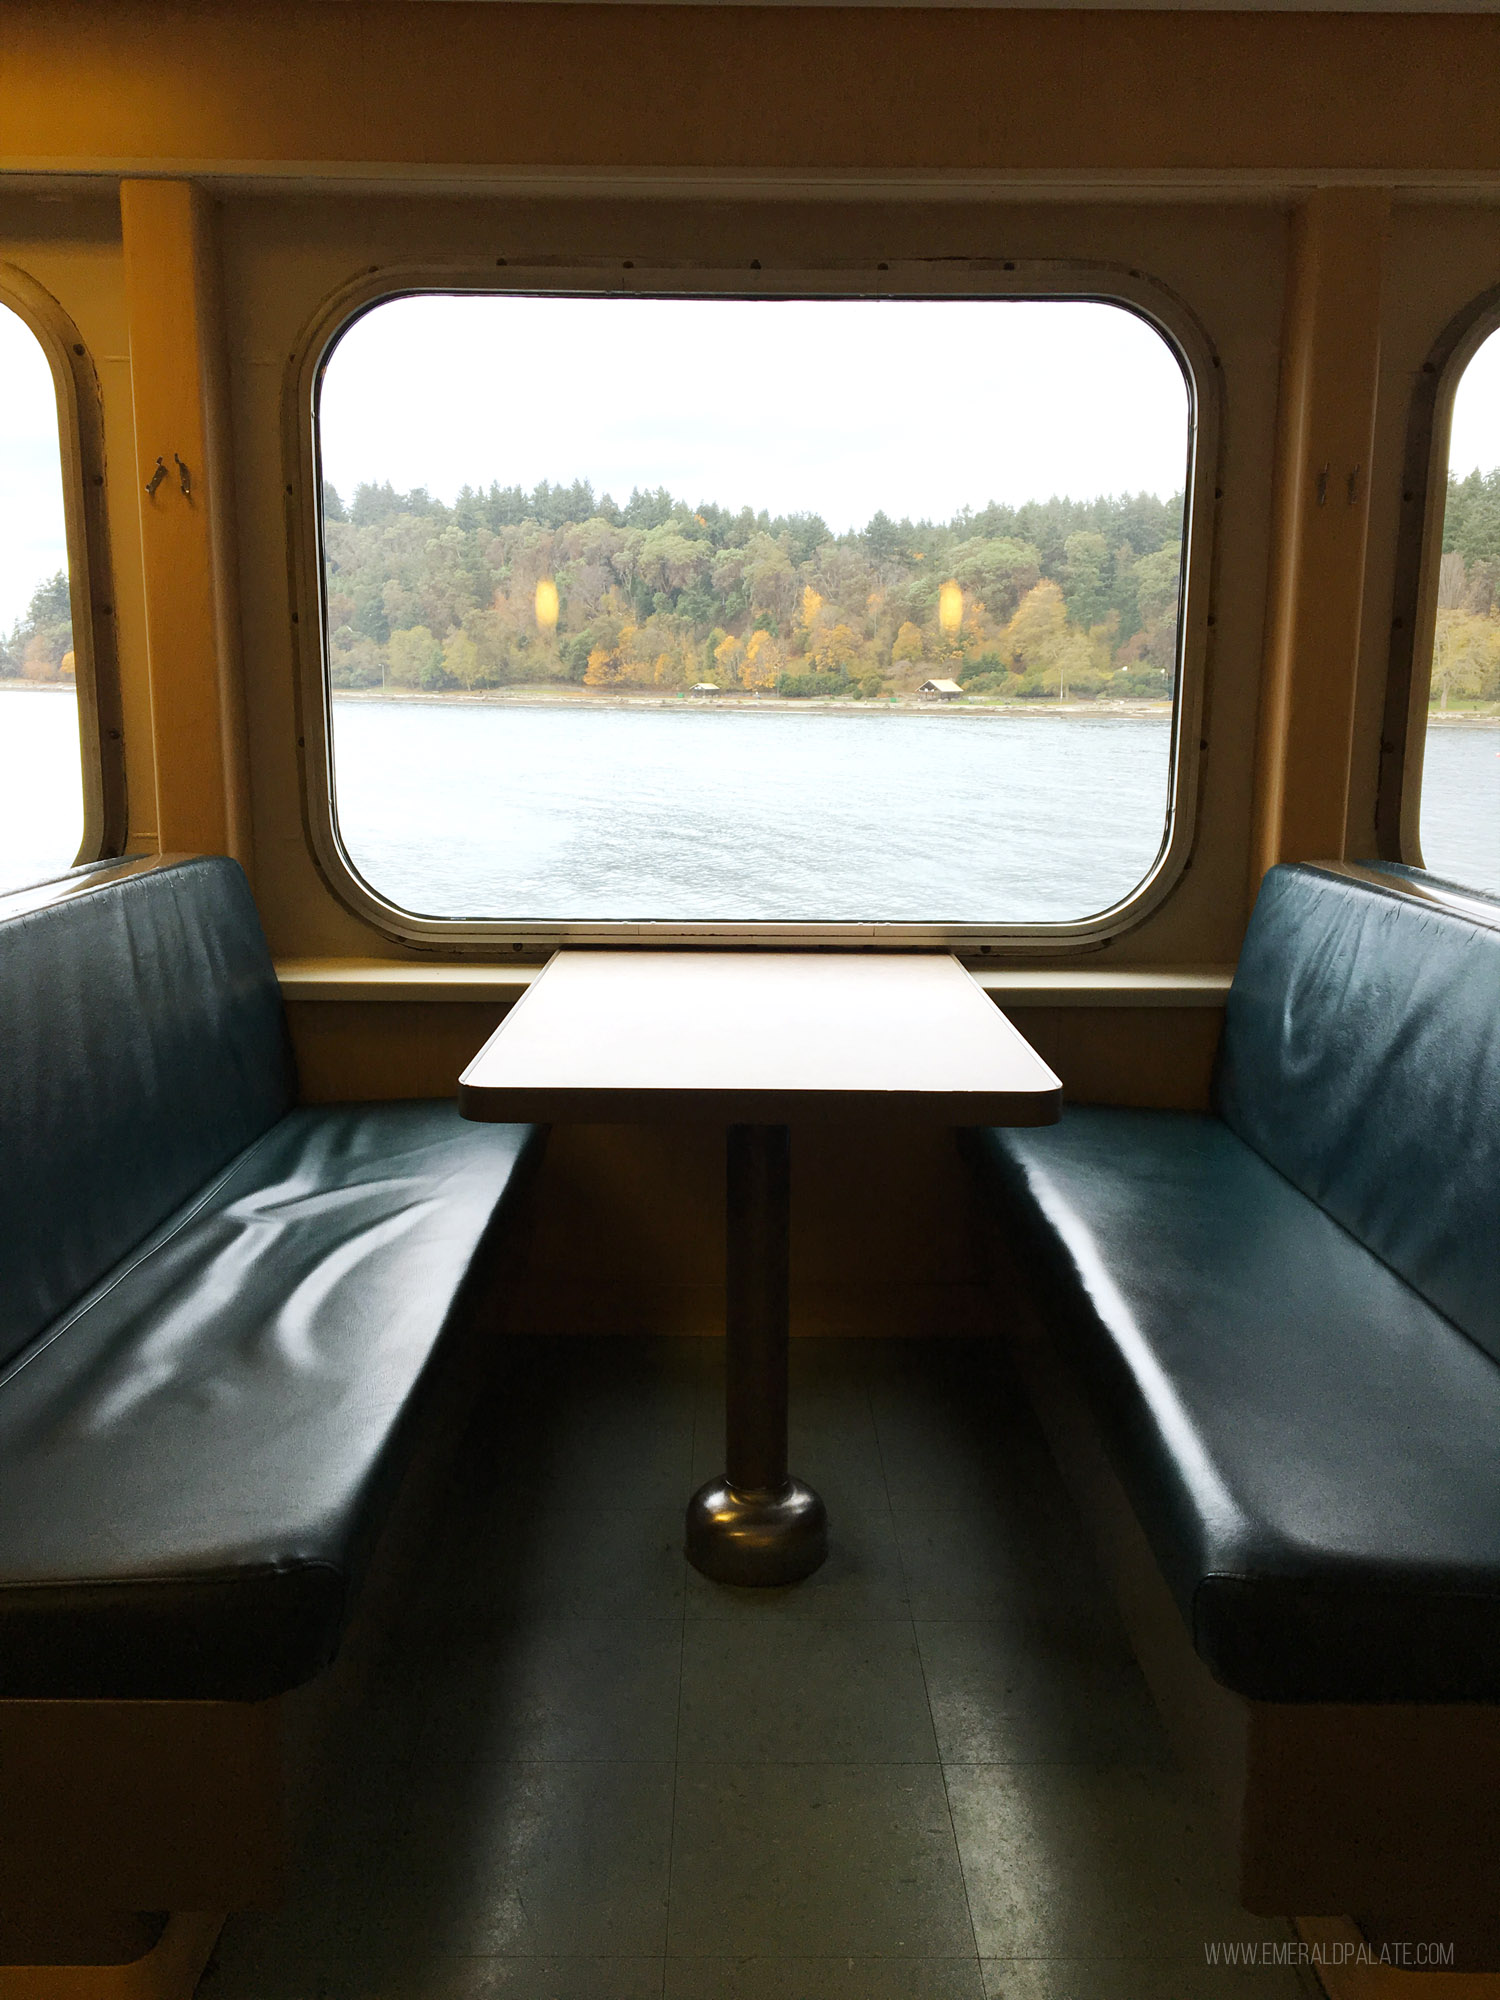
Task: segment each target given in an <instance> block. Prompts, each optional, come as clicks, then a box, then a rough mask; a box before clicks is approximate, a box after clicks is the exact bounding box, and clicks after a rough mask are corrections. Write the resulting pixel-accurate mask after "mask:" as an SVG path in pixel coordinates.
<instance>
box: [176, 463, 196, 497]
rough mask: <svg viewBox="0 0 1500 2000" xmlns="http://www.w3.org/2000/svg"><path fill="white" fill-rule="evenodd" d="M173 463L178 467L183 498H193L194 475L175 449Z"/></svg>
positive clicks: (178, 477)
mask: <svg viewBox="0 0 1500 2000" xmlns="http://www.w3.org/2000/svg"><path fill="white" fill-rule="evenodd" d="M172 463H173V464H174V465H175V466H176V467H177V481H178V484H179V485H180V486H181V488H182V497H183V499H184V500H191V499H192V497H193V475H192V474H191V473H190V472H189V471H188V469H187V467H186V466H185V465H184V464H183V462H182V460H181V459H180V458H179V457H178V456H177V454H176V452H175V451H174V452H173V454H172Z"/></svg>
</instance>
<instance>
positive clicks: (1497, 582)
mask: <svg viewBox="0 0 1500 2000" xmlns="http://www.w3.org/2000/svg"><path fill="white" fill-rule="evenodd" d="M1422 859H1423V861H1424V863H1425V864H1426V866H1427V867H1428V868H1430V869H1431V870H1432V872H1433V873H1434V874H1435V875H1445V876H1447V877H1448V878H1449V879H1450V880H1452V881H1454V882H1462V883H1464V884H1466V885H1467V886H1469V887H1470V888H1475V889H1487V890H1490V891H1492V892H1493V893H1495V894H1497V895H1500V334H1492V335H1491V337H1490V338H1489V339H1488V340H1487V341H1486V342H1485V343H1484V345H1483V347H1481V348H1480V350H1479V352H1478V353H1477V354H1476V355H1475V356H1474V359H1473V360H1472V361H1471V362H1470V363H1469V366H1468V367H1467V369H1466V370H1465V371H1464V377H1463V380H1462V381H1461V382H1460V383H1459V385H1458V395H1457V396H1456V398H1455V399H1454V404H1453V442H1452V445H1451V447H1450V450H1449V454H1448V505H1447V509H1446V511H1445V513H1444V515H1443V554H1442V560H1441V564H1440V567H1439V570H1438V609H1437V630H1436V633H1435V636H1434V639H1433V649H1432V686H1431V696H1430V701H1429V706H1428V711H1427V746H1426V751H1425V754H1424V757H1423V764H1422Z"/></svg>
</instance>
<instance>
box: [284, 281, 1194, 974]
mask: <svg viewBox="0 0 1500 2000" xmlns="http://www.w3.org/2000/svg"><path fill="white" fill-rule="evenodd" d="M470 293H474V294H484V295H489V296H503V295H505V294H506V293H518V294H523V295H531V296H535V295H538V294H545V295H550V296H561V297H629V296H633V297H650V298H663V297H682V298H742V299H755V298H762V299H790V298H831V299H844V298H849V299H859V298H863V299H874V298H910V299H932V300H944V299H954V300H959V299H977V298H992V299H995V300H997V301H1015V302H1024V301H1028V300H1030V301H1042V300H1046V301H1058V300H1077V301H1078V302H1080V303H1091V304H1101V305H1111V306H1117V307H1119V308H1121V309H1122V310H1124V311H1127V312H1131V313H1133V314H1134V315H1135V316H1136V317H1137V318H1140V319H1143V320H1145V321H1146V323H1147V324H1148V325H1150V326H1151V327H1152V328H1153V329H1154V331H1155V332H1156V333H1158V334H1159V335H1160V336H1161V338H1162V339H1163V340H1164V341H1165V343H1166V345H1167V347H1168V349H1169V350H1170V352H1171V353H1172V354H1173V356H1174V358H1175V359H1176V361H1177V363H1178V365H1179V367H1180V368H1181V370H1182V374H1183V382H1184V387H1185V390H1186V394H1187V417H1188V421H1187V434H1186V454H1185V465H1184V475H1183V478H1184V484H1183V496H1184V498H1183V563H1182V572H1181V583H1180V585H1179V601H1178V641H1177V643H1178V659H1177V673H1176V683H1175V684H1176V697H1175V700H1174V702H1173V709H1172V729H1171V744H1170V752H1169V782H1168V790H1167V805H1166V813H1165V823H1164V826H1163V832H1162V841H1161V845H1160V848H1159V849H1158V851H1157V854H1156V857H1155V859H1154V860H1153V862H1152V864H1151V866H1150V867H1149V868H1148V869H1147V871H1146V873H1145V875H1144V876H1143V877H1142V879H1141V881H1140V882H1139V883H1138V884H1137V886H1136V887H1135V888H1134V889H1133V890H1132V891H1131V893H1130V894H1129V895H1128V896H1126V897H1124V898H1122V899H1121V900H1120V901H1119V902H1118V903H1116V904H1114V905H1112V906H1111V907H1110V908H1108V909H1106V910H1102V911H1100V912H1098V913H1096V914H1094V915H1091V916H1088V917H1085V918H1081V919H1076V920H1072V921H1068V922H1061V923H1031V924H1016V923H1010V924H1006V923H993V924H962V923H936V922H935V923H929V924H924V923H885V922H866V923H837V922H819V921H804V922H796V923H791V922H746V921H722V922H709V921H702V922H689V921H676V922H674V921H658V922H629V921H622V922H610V923H604V922H570V921H566V920H559V921H544V920H540V919H537V920H520V919H507V918H504V917H494V918H468V919H457V918H439V917H429V916H424V915H421V914H420V913H417V912H413V911H409V910H405V909H403V908H401V907H400V906H399V905H397V904H395V903H392V902H391V901H389V900H388V899H387V898H386V897H384V896H382V895H381V894H380V893H379V892H378V891H377V890H375V889H374V888H372V887H371V885H370V884H369V883H367V882H366V881H364V880H363V878H362V877H361V876H360V875H359V873H358V871H357V870H356V868H355V867H354V865H353V862H352V861H351V859H350V857H349V855H348V854H347V852H346V851H345V849H344V846H343V843H342V840H341V838H340V835H339V829H338V817H337V807H336V803H335V798H334V774H333V758H332V717H331V702H332V690H331V687H330V684H329V680H328V672H327V606H326V595H325V590H324V575H325V572H324V563H323V538H322V499H321V496H322V485H323V474H322V458H321V451H320V445H319V436H318V403H319V395H320V391H321V385H322V380H323V375H324V372H325V370H326V368H327V366H328V363H329V361H330V360H331V359H332V356H333V354H334V352H335V350H336V348H337V345H338V342H339V340H340V339H341V338H342V337H343V335H344V334H345V333H346V332H347V331H348V329H349V328H350V327H351V326H352V325H353V324H354V323H355V322H356V321H357V320H358V319H361V318H363V317H364V315H365V314H366V313H368V312H371V311H374V310H377V309H378V308H379V307H380V306H381V305H384V304H386V303H388V302H389V301H391V300H393V299H397V298H404V297H412V296H418V295H432V294H447V295H464V294H470ZM1221 401H1222V370H1221V367H1220V362H1219V356H1218V353H1217V350H1216V348H1215V345H1214V343H1213V341H1212V340H1211V339H1210V337H1209V335H1208V334H1207V332H1206V331H1205V329H1204V328H1203V327H1202V326H1201V325H1200V323H1199V321H1198V320H1197V318H1196V316H1195V315H1194V314H1193V313H1192V311H1191V310H1190V308H1189V307H1188V306H1187V304H1186V303H1185V302H1184V301H1183V300H1182V299H1181V298H1180V297H1178V295H1177V294H1176V293H1175V292H1173V291H1171V290H1170V289H1169V288H1168V287H1167V286H1165V285H1163V284H1161V283H1158V282H1157V281H1155V280H1154V279H1152V278H1150V277H1148V276H1147V275H1146V274H1144V273H1143V272H1141V271H1139V270H1134V269H1129V268H1126V267H1124V266H1115V265H1112V264H1103V263H1077V262H1069V261H1059V260H1050V259H1035V258H1016V259H999V258H995V259H977V258H975V259H967V258H966V259H950V258H940V259H932V260H927V259H902V260H893V261H892V262H891V263H890V264H889V265H872V264H871V263H869V262H862V263H860V264H858V265H850V266H847V267H843V268H840V267H837V266H830V265H829V264H827V263H826V262H820V263H819V264H818V265H817V266H816V267H812V268H808V269H806V270H801V269H794V268H773V269H767V270H762V271H759V272H747V271H745V270H743V269H730V268H727V267H726V266H725V265H724V264H723V262H722V261H720V262H707V261H706V262H705V263H703V264H702V265H681V264H679V265H671V266H663V265H651V266H641V267H638V268H632V267H630V266H624V267H622V265H621V263H620V262H619V261H618V260H613V261H610V260H604V259H600V260H598V261H596V262H590V263H580V262H578V261H576V260H573V259H569V260H567V261H566V262H565V263H564V262H561V261H560V262H559V263H558V264H556V265H554V266H547V265H544V264H537V263H534V262H533V263H527V264H519V265H517V264H507V265H506V266H505V268H504V269H503V271H497V270H495V269H493V268H492V269H489V270H486V271H483V272H481V271H476V270H475V268H474V266H473V265H472V263H466V264H464V265H462V266H460V267H457V268H454V267H451V266H439V267H433V266H428V265H404V264H403V265H392V266H387V267H377V268H375V269H370V270H366V271H364V272H362V273H361V274H360V275H359V277H357V278H356V279H354V280H352V281H351V282H350V283H349V284H348V285H346V286H345V287H343V288H342V289H341V290H340V291H339V292H337V293H336V294H335V295H334V296H333V297H332V298H330V299H329V300H327V302H326V303H325V304H324V305H323V307H322V308H321V309H320V310H319V312H318V313H317V314H316V315H315V316H314V318H313V319H312V321H311V322H310V324H309V325H308V326H307V327H306V329H305V331H304V333H303V336H302V338H301V339H300V340H299V342H298V343H297V346H296V348H295V350H294V351H293V353H292V354H291V356H290V360H289V365H288V368H287V373H286V381H285V393H284V396H283V413H284V425H285V428H284V437H283V450H284V456H285V467H286V480H285V487H286V503H287V532H288V553H289V564H290V584H291V593H292V603H293V606H294V607H295V611H296V621H295V624H294V631H295V634H296V638H297V649H298V655H299V672H298V753H299V758H300V763H301V778H302V785H301V790H302V799H303V810H304V816H305V817H304V824H305V831H306V835H307V839H308V843H309V846H310V848H311V851H312V854H313V857H314V859H315V862H316V864H317V866H318V869H319V871H320V873H321V875H322V877H323V879H324V881H325V882H326V883H327V885H328V887H329V888H330V890H331V891H332V893H333V894H334V895H335V897H337V899H338V900H339V901H340V902H341V903H342V904H343V905H344V906H345V907H346V908H347V909H349V910H350V911H352V912H353V914H354V915H356V916H357V917H359V918H360V919H362V920H363V921H364V922H366V923H368V924H370V925H372V926H373V927H374V928H375V929H376V930H377V931H379V932H380V933H382V934H383V935H384V936H386V937H388V938H391V939H393V940H395V941H397V942H399V943H401V944H404V945H407V946H410V947H416V948H418V949H424V950H427V951H441V952H442V953H443V954H444V955H446V956H449V957H468V956H486V957H488V956H498V955H500V954H502V953H503V954H509V955H512V956H523V957H527V958H532V957H541V956H545V955H546V954H547V953H548V952H550V951H553V950H556V949H557V948H559V947H561V946H564V945H636V946H658V947H659V946H662V945H680V946H700V947H703V946H709V947H718V948H721V949H724V948H733V949H753V948H755V947H757V946H759V947H763V948H765V949H779V950H787V949H797V948H802V949H816V948H822V949H850V950H870V949H872V948H878V949H885V950H903V949H905V950H927V951H930V950H937V949H941V950H947V951H955V952H958V953H960V954H962V955H964V956H966V957H969V956H976V955H983V956H993V955H999V956H1001V957H1005V956H1010V955H1022V956H1024V955H1029V954H1031V953H1035V952H1038V951H1045V952H1048V953H1052V954H1056V953H1058V952H1060V951H1063V952H1067V951H1086V950H1090V949H1097V948H1098V946H1099V945H1101V944H1103V943H1104V942H1106V941H1107V940H1108V939H1110V938H1113V937H1116V936H1118V935H1119V934H1120V933H1122V932H1124V931H1127V930H1130V929H1132V928H1134V927H1135V926H1136V925H1137V924H1139V923H1141V922H1142V921H1144V919H1145V918H1146V917H1148V916H1149V915H1150V914H1151V912H1152V911H1153V910H1155V909H1156V908H1157V907H1158V906H1159V905H1160V904H1161V903H1162V902H1163V901H1164V900H1165V898H1166V897H1167V896H1168V895H1170V894H1171V892H1172V890H1173V888H1174V887H1175V886H1176V884H1177V882H1178V881H1179V880H1180V878H1181V876H1182V874H1183V872H1184V870H1185V869H1186V867H1187V864H1188V861H1189V858H1190V855H1191V851H1192V844H1193V838H1194V833H1195V830H1196V824H1197V819H1198V788H1199V767H1200V752H1201V750H1202V749H1203V748H1204V747H1205V746H1204V745H1203V744H1202V742H1201V740H1200V738H1201V729H1202V715H1203V704H1204V689H1205V683H1206V680H1207V677H1208V673H1209V669H1210V651H1211V642H1212V627H1213V616H1212V599H1213V589H1214V541H1215V534H1214V530H1215V524H1216V514H1217V507H1216V502H1217V499H1218V497H1219V493H1220V483H1221V467H1220V450H1221V438H1222V423H1221Z"/></svg>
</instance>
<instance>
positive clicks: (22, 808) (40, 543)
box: [0, 265, 125, 891]
mask: <svg viewBox="0 0 1500 2000" xmlns="http://www.w3.org/2000/svg"><path fill="white" fill-rule="evenodd" d="M0 382H3V384H4V394H3V395H0V891H4V890H7V889H14V888H19V887H23V886H26V885H28V884H31V883H35V882H40V881H45V880H47V879H49V878H50V877H53V876H57V875H60V874H62V873H64V872H65V871H66V870H67V869H69V868H70V867H72V866H73V865H74V864H75V863H77V862H80V861H93V860H97V859H99V858H100V857H101V856H103V855H105V854H111V853H118V852H119V851H120V849H121V848H122V847H123V844H124V835H125V825H124V783H123V770H122V764H121V747H122V746H121V731H120V726H119V720H118V710H117V703H116V689H115V681H114V674H113V650H112V647H111V645H110V641H109V635H108V633H107V632H106V633H105V635H104V637H103V642H102V644H101V638H100V634H99V633H98V631H97V630H96V619H95V616H94V612H95V608H96V606H97V607H98V608H99V610H100V612H101V614H102V620H103V621H107V620H108V618H109V617H110V615H111V608H110V607H108V601H107V594H105V595H104V596H103V598H102V602H101V595H100V593H99V590H98V583H99V578H100V572H101V566H102V563H103V548H104V542H103V536H102V533H101V532H100V529H101V526H102V521H101V514H102V489H103V478H104V474H103V458H102V451H101V449H100V426H99V411H98V396H97V389H96V387H95V384H94V379H93V372H92V369H91V368H90V366H89V364H88V357H87V354H86V352H85V349H84V346H83V343H82V341H81V340H79V339H78V337H77V333H76V330H75V329H74V328H73V327H72V325H71V323H70V322H69V321H68V320H67V318H66V316H65V315H64V314H63V312H62V311H61V309H60V307H59V306H58V305H57V303H56V301H55V300H54V299H52V298H51V297H50V296H49V295H48V294H47V293H46V292H44V291H43V290H42V288H41V287H40V286H38V285H37V284H35V283H34V282H33V281H32V280H31V279H30V278H29V277H28V276H27V275H26V274H25V273H24V272H20V271H17V270H13V269H10V268H9V267H6V266H3V265H0Z"/></svg>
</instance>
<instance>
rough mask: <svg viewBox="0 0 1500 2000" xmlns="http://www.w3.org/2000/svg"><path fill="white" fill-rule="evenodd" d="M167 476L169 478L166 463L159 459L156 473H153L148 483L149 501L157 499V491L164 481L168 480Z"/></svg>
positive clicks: (147, 494)
mask: <svg viewBox="0 0 1500 2000" xmlns="http://www.w3.org/2000/svg"><path fill="white" fill-rule="evenodd" d="M166 476H167V468H166V464H165V461H164V460H162V459H160V458H159V459H158V460H157V461H156V470H155V472H153V473H152V475H151V477H150V478H149V479H148V480H147V481H146V498H147V499H148V500H154V499H155V498H156V489H157V487H158V486H160V485H161V483H162V481H163V480H164V479H165V478H166Z"/></svg>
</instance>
